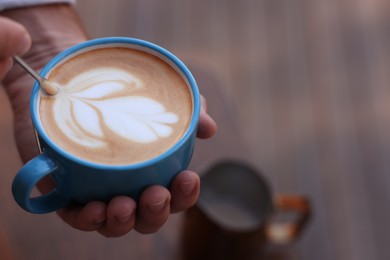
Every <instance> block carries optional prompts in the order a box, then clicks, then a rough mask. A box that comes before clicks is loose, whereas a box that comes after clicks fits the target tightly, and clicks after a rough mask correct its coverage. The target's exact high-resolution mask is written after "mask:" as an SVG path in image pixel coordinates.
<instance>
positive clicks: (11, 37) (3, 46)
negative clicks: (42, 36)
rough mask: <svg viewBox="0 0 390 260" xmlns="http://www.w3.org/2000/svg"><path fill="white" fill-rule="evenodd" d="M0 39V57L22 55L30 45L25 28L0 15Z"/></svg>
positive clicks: (29, 38)
mask: <svg viewBox="0 0 390 260" xmlns="http://www.w3.org/2000/svg"><path fill="white" fill-rule="evenodd" d="M0 39H1V41H0V58H7V57H10V56H12V55H23V54H25V53H26V52H27V51H28V50H29V49H30V46H31V37H30V35H29V34H28V32H27V30H26V28H24V27H23V26H22V25H21V24H19V23H17V22H15V21H12V20H11V19H8V18H5V17H0Z"/></svg>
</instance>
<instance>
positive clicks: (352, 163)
mask: <svg viewBox="0 0 390 260" xmlns="http://www.w3.org/2000/svg"><path fill="white" fill-rule="evenodd" d="M92 2H93V3H92ZM78 8H79V10H80V13H81V15H82V19H83V20H84V21H85V24H86V26H87V29H88V31H89V32H90V34H91V36H92V37H101V36H112V35H123V36H131V37H138V38H142V39H145V40H149V41H152V42H155V43H157V44H159V45H161V46H163V47H165V48H167V49H169V50H170V51H172V52H173V53H175V54H177V56H179V58H181V59H182V60H183V61H184V62H185V63H187V64H188V65H189V67H190V68H192V69H193V70H194V74H195V76H196V78H197V79H198V81H199V85H200V89H201V91H202V92H203V93H204V95H205V96H206V97H207V100H208V105H209V109H210V113H211V114H212V115H213V116H214V117H215V118H216V120H217V121H218V123H219V132H218V134H217V136H216V137H215V138H214V139H213V140H211V141H200V142H199V143H198V146H197V150H196V152H195V157H194V160H193V163H192V165H191V168H192V169H195V170H198V171H199V172H200V173H201V172H202V169H204V168H205V167H207V165H209V164H210V163H212V162H215V161H217V160H219V159H222V158H227V157H228V158H240V159H245V160H247V161H248V162H250V163H251V164H253V165H255V166H256V167H258V169H259V170H261V171H262V173H263V175H265V176H266V178H267V179H268V180H269V182H270V184H271V186H272V188H273V190H274V191H275V192H284V193H286V192H287V193H295V194H303V195H306V196H308V197H309V198H310V199H311V201H312V203H313V210H314V214H313V218H312V220H311V223H310V225H309V227H308V228H307V230H306V232H305V233H304V234H303V236H302V237H301V238H300V239H299V240H298V241H297V243H296V244H294V245H291V246H289V247H287V248H284V249H283V250H284V252H286V253H285V257H284V258H285V259H308V260H309V259H310V260H311V259H318V260H322V259H324V260H328V259H332V260H333V259H335V260H345V259H347V260H348V259H352V260H360V259H361V260H366V259H378V260H381V259H390V247H389V246H388V243H389V241H390V225H389V224H388V220H389V219H390V207H389V205H390V203H389V202H390V189H389V187H390V177H389V176H390V105H389V104H390V102H389V101H390V83H389V74H390V73H389V70H390V29H389V28H390V15H389V12H390V2H389V1H387V0H370V1H368V0H326V1H323V0H322V1H320V0H312V1H308V0H306V1H305V0H295V1H292V0H241V1H235V0H226V1H205V0H199V1H190V0H166V1H158V0H133V1H127V0H113V1H103V0H95V1H92V0H91V1H87V0H80V1H79V2H78ZM205 72H206V74H205ZM205 75H206V76H205ZM0 98H1V99H0V101H1V102H0V104H1V108H0V114H1V118H0V120H1V122H0V143H1V144H2V145H1V149H0V160H1V161H0V165H1V168H2V170H1V173H2V178H3V179H2V181H1V189H0V194H1V197H0V212H1V213H2V214H1V215H0V220H1V221H2V223H3V224H2V226H1V227H0V228H2V229H3V230H4V232H0V233H5V234H6V236H7V239H8V241H9V243H10V244H11V247H13V249H14V251H15V254H16V255H17V259H33V260H35V259H174V256H175V254H176V251H177V245H178V243H177V242H178V239H179V237H178V233H179V230H180V222H181V217H182V215H180V214H179V215H174V216H173V217H172V218H171V219H170V220H169V221H168V223H167V224H166V225H165V226H164V228H163V229H162V230H161V231H159V232H158V233H156V234H153V235H147V236H144V235H139V234H136V233H131V234H128V235H126V236H124V237H122V238H118V239H106V238H103V237H101V236H99V235H97V234H95V233H85V232H79V231H76V230H73V229H71V228H70V227H68V226H67V225H66V224H63V223H62V222H61V220H59V219H58V218H57V217H56V216H55V215H54V214H51V215H45V216H35V215H31V214H28V213H25V212H23V211H22V210H20V209H19V208H18V207H17V206H16V205H15V203H14V202H13V200H12V198H11V195H10V182H11V180H12V176H13V175H14V173H15V172H16V171H17V169H18V168H19V167H20V166H21V164H20V161H19V160H18V159H17V151H16V149H15V145H14V141H13V140H12V129H11V127H12V124H11V120H12V117H11V114H10V108H9V104H8V103H7V100H6V97H5V95H4V94H3V93H2V94H1V95H0ZM0 259H1V257H0Z"/></svg>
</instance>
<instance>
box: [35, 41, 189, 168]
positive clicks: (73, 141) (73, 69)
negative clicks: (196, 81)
mask: <svg viewBox="0 0 390 260" xmlns="http://www.w3.org/2000/svg"><path fill="white" fill-rule="evenodd" d="M116 71H119V72H120V73H122V74H124V75H125V76H126V75H128V77H127V76H126V77H125V79H123V78H118V77H117V76H116ZM100 72H103V73H100ZM111 72H113V73H111ZM105 73H106V74H107V75H106V74H105ZM122 74H121V75H122ZM80 75H81V76H80ZM80 77H81V79H82V80H80ZM83 77H85V80H84V79H83ZM110 77H113V78H110ZM77 78H79V79H78V80H77ZM48 79H49V80H51V81H53V82H56V83H57V84H58V85H59V86H61V88H62V91H61V92H62V93H60V94H57V95H55V96H47V95H45V94H41V95H40V101H39V117H40V120H41V123H42V126H43V128H44V129H45V132H46V133H47V135H48V136H49V138H50V139H51V140H53V142H54V143H56V144H57V145H58V146H60V147H61V148H62V149H64V150H65V151H67V152H68V153H70V154H72V155H74V156H76V157H78V158H81V159H83V160H86V161H90V162H95V163H98V164H104V165H129V164H134V163H137V162H142V161H146V160H149V159H151V158H154V157H156V156H158V155H160V154H162V153H164V152H165V151H167V150H168V149H169V148H171V147H172V146H173V145H174V144H175V143H176V142H177V141H178V140H179V139H180V138H181V137H182V136H183V134H184V133H185V132H186V130H187V128H188V125H189V122H190V120H191V116H192V107H193V106H192V96H191V92H190V90H189V88H188V86H187V84H186V83H185V81H184V80H183V78H182V77H181V76H180V75H179V73H178V72H177V71H176V70H175V69H173V68H172V67H171V65H169V64H168V63H166V62H165V61H163V60H162V59H160V58H159V57H156V56H154V55H152V54H149V53H147V52H144V51H141V50H135V49H130V48H125V47H108V48H102V49H95V50H89V51H87V52H84V53H81V54H78V55H76V56H74V57H72V58H70V59H69V60H67V61H65V62H63V63H61V64H60V65H58V66H56V67H55V68H54V69H53V70H52V71H51V72H50V73H49V76H48ZM75 79H76V80H75ZM132 79H133V80H132ZM105 81H107V84H106V83H105ZM75 82H76V83H77V84H75ZM91 82H92V83H93V84H95V83H96V84H97V87H96V86H94V85H93V84H92V85H91ZM112 82H114V83H115V84H113V83H112ZM84 83H85V86H83V84H84ZM106 86H107V89H105V87H106ZM119 86H121V87H119ZM93 88H96V89H97V90H96V91H95V92H94V91H90V92H91V93H92V92H93V93H103V94H99V95H92V96H91V97H88V89H92V90H93ZM111 88H112V91H111V90H110V89H111ZM80 93H81V94H80ZM64 95H65V96H64ZM134 97H135V100H137V102H138V103H142V104H143V105H142V106H141V107H140V108H139V110H140V111H142V113H143V110H144V107H145V106H146V107H148V106H149V107H150V106H151V105H150V104H149V103H151V102H149V103H148V102H146V103H145V102H143V101H144V100H152V101H153V102H157V103H158V104H159V105H160V106H161V107H162V108H163V110H164V111H163V112H161V113H158V114H156V115H154V114H152V115H149V114H148V115H144V114H142V113H141V112H140V114H139V115H132V114H131V115H130V113H129V112H127V110H126V109H127V103H126V102H127V100H130V101H129V102H131V100H133V99H134ZM123 98H126V99H123ZM123 100H126V102H123ZM137 102H135V103H137ZM122 103H123V106H124V108H122ZM144 103H145V104H144ZM153 104H154V103H153ZM134 106H135V105H134ZM134 106H132V107H134ZM114 108H115V109H117V108H118V109H119V112H118V113H120V114H115V113H116V112H115V111H116V110H115V109H114ZM107 111H108V112H107ZM132 111H136V112H135V113H137V111H138V110H137V109H133V110H132ZM151 111H154V110H153V109H152V110H151ZM83 113H85V114H83ZM110 113H111V114H110ZM113 113H114V114H113ZM132 113H133V112H132ZM162 115H163V116H162ZM173 115H174V116H173ZM164 116H165V117H164ZM113 118H116V119H117V120H119V121H116V122H115V123H113V124H111V125H110V123H111V122H113V121H112V120H113ZM127 118H129V120H127ZM149 118H151V119H150V120H149ZM172 118H176V119H177V120H173V119H172ZM84 119H85V120H84ZM131 120H135V121H131ZM145 120H146V121H145ZM148 120H149V121H148ZM153 120H154V121H153ZM164 120H165V121H164ZM118 122H119V123H118ZM129 122H136V123H137V125H140V126H142V127H143V128H142V127H138V128H135V129H131V128H130V126H131V123H129ZM90 125H92V126H91V127H90ZM113 125H115V127H114V126H113ZM134 125H136V124H134ZM122 126H123V127H122ZM142 129H145V130H147V131H144V130H142ZM94 131H95V132H94ZM137 131H141V133H137ZM142 132H146V133H150V134H149V135H148V136H153V134H155V136H156V138H155V140H153V141H150V140H149V139H148V141H137V140H136V139H137V138H138V137H137V136H139V135H141V136H143V134H144V133H142ZM167 132H168V133H169V134H167ZM128 133H130V134H128ZM127 135H129V136H131V137H132V136H135V137H134V138H133V139H132V140H130V139H131V138H130V139H129V138H126V136H127Z"/></svg>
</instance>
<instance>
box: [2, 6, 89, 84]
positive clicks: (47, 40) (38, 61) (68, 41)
mask: <svg viewBox="0 0 390 260" xmlns="http://www.w3.org/2000/svg"><path fill="white" fill-rule="evenodd" d="M0 15H2V16H5V17H8V18H11V19H13V20H15V21H17V22H19V23H21V24H22V25H24V26H25V27H26V29H27V30H28V31H29V33H30V35H31V38H32V47H31V49H30V51H29V52H28V53H27V54H26V55H25V56H24V59H25V60H26V61H27V62H28V63H29V64H30V65H31V66H32V67H34V68H35V69H37V70H39V69H41V68H42V67H43V66H44V65H45V64H46V63H47V62H48V61H49V60H50V59H51V58H52V57H53V56H55V55H56V54H58V53H59V52H60V51H62V50H64V49H66V48H68V47H70V46H72V45H74V44H76V43H79V42H82V41H85V40H86V39H87V36H86V33H85V31H84V29H83V27H82V25H81V22H80V19H79V17H78V15H77V13H76V11H75V10H74V8H73V7H72V6H71V5H67V4H55V5H43V6H36V7H28V8H17V9H11V10H6V11H4V12H1V13H0ZM23 74H25V72H24V71H22V69H21V68H20V67H19V66H15V67H14V68H13V69H12V70H11V71H10V73H9V74H8V75H7V77H6V79H5V80H4V82H3V83H4V85H5V86H6V87H7V86H8V85H10V84H12V83H13V82H14V81H16V80H17V79H18V78H20V76H21V75H23Z"/></svg>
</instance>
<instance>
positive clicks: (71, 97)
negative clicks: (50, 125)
mask: <svg viewBox="0 0 390 260" xmlns="http://www.w3.org/2000/svg"><path fill="white" fill-rule="evenodd" d="M129 86H130V87H129ZM142 87H143V86H142V83H141V82H140V80H138V79H137V78H136V77H135V76H133V75H131V74H129V73H128V72H126V71H121V70H113V69H111V70H110V69H105V70H103V69H95V70H91V71H88V72H84V73H81V74H79V75H77V76H76V77H75V78H74V79H72V80H71V81H69V83H68V84H67V85H66V86H64V89H65V90H66V91H63V92H62V93H60V94H58V96H57V97H56V99H55V101H54V105H53V108H54V119H55V122H56V123H57V125H58V126H59V128H60V129H61V131H62V132H63V133H64V134H65V135H66V136H67V137H68V138H69V139H71V140H72V141H74V142H76V143H79V144H81V145H85V146H88V147H100V146H104V145H107V142H106V141H105V140H106V138H105V137H104V133H103V130H102V128H108V129H110V130H111V132H112V133H113V134H117V135H118V136H120V137H122V138H124V139H127V140H129V141H134V142H138V143H151V142H154V141H156V140H158V139H159V138H164V137H168V136H169V135H171V134H172V128H171V126H169V125H170V124H174V123H177V122H178V117H177V115H175V114H174V113H171V112H167V111H166V109H165V107H164V106H163V105H162V104H161V103H159V102H158V101H156V100H154V99H151V98H148V97H144V96H137V95H134V96H133V95H131V89H130V91H128V93H129V94H130V95H128V96H120V97H118V96H116V94H117V93H120V92H121V91H123V90H124V89H126V88H134V89H139V88H142Z"/></svg>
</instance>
